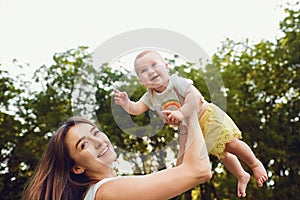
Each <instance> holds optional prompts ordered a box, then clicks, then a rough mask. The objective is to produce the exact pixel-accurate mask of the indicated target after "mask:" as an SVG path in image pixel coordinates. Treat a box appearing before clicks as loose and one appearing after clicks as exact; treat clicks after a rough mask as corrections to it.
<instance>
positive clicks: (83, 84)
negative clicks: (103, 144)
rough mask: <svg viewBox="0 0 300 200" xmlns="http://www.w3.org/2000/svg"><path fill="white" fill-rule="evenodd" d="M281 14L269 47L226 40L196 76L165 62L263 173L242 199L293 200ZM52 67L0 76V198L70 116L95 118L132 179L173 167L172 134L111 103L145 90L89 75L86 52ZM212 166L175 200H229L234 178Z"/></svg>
mask: <svg viewBox="0 0 300 200" xmlns="http://www.w3.org/2000/svg"><path fill="white" fill-rule="evenodd" d="M286 13H287V16H286V17H285V19H284V20H283V21H282V22H280V28H281V31H282V33H283V36H282V37H281V38H278V39H277V40H276V41H275V42H270V41H266V40H262V41H260V42H259V43H256V44H251V43H250V42H249V41H248V40H246V41H243V42H234V41H232V40H229V39H228V40H226V41H225V42H224V43H223V44H222V46H221V48H220V49H219V50H218V52H217V53H216V54H215V55H214V56H213V57H212V60H211V62H210V63H209V64H207V65H206V66H205V69H199V68H195V67H194V65H193V64H192V63H185V64H182V65H176V64H175V63H176V59H178V56H176V55H175V56H174V58H171V59H169V62H170V64H174V65H175V67H174V68H173V69H172V70H171V73H178V74H180V75H181V76H184V77H187V78H190V79H192V80H193V82H194V85H195V86H196V87H197V88H198V89H199V90H200V91H201V93H202V94H203V96H204V97H205V98H206V99H207V100H209V101H212V102H214V103H216V104H218V105H219V106H220V107H221V108H222V109H224V110H226V112H227V113H228V114H229V115H230V116H231V117H232V118H233V119H234V121H235V122H236V124H237V125H238V126H239V128H240V129H241V130H242V132H243V140H244V141H245V142H246V143H247V144H248V145H249V146H250V147H251V148H252V149H253V151H254V153H255V154H256V155H257V157H258V158H259V159H260V160H261V161H262V162H263V164H264V165H265V167H266V168H267V171H268V175H269V180H268V182H267V186H264V188H258V187H257V185H256V181H255V180H254V179H251V181H250V183H249V185H248V188H247V198H248V199H288V198H289V199H294V197H297V196H299V193H300V192H299V190H298V188H299V186H300V185H299V181H298V180H299V174H300V159H299V151H300V133H299V130H300V127H299V125H300V123H299V118H300V111H299V110H300V95H299V94H300V80H299V77H300V76H299V74H300V72H299V70H300V30H299V27H300V21H299V14H300V13H299V10H296V9H293V8H286ZM53 60H54V64H53V65H52V66H50V67H46V66H42V67H40V68H39V69H38V70H37V71H36V73H35V76H34V77H33V79H32V82H28V81H25V79H23V76H22V75H20V76H19V77H18V78H17V79H13V78H11V77H10V75H9V73H8V72H6V71H4V70H1V69H0V88H1V94H0V108H1V109H0V133H1V134H0V138H1V140H0V149H1V156H0V159H1V160H0V163H1V165H0V199H20V196H21V193H22V190H23V188H24V186H25V184H26V182H27V181H28V180H29V179H30V177H31V176H32V174H33V173H34V169H35V167H36V166H37V164H38V161H39V158H40V157H41V154H42V152H43V150H44V147H45V146H46V144H47V141H48V139H49V138H50V137H51V136H52V134H53V133H54V132H55V130H56V128H58V126H59V125H60V124H61V123H62V122H63V121H64V120H65V119H66V118H68V117H71V116H73V115H82V116H86V117H89V118H92V119H94V120H95V121H96V122H97V123H98V124H99V127H100V128H101V129H102V130H103V131H104V132H106V133H107V134H108V135H109V138H110V139H111V141H112V143H113V144H114V145H115V146H116V147H117V150H118V154H119V155H120V156H121V157H122V160H126V161H128V162H129V163H131V168H132V170H133V173H134V174H146V173H150V172H153V171H157V170H161V169H163V168H165V167H169V165H172V160H171V161H170V160H168V155H169V153H170V152H173V153H174V154H176V153H177V148H178V145H177V143H176V141H177V139H178V134H177V132H176V128H175V129H174V127H172V126H165V125H162V124H161V120H160V118H159V117H158V116H157V115H156V113H155V112H151V111H150V112H147V113H145V114H144V115H141V116H135V117H134V116H129V115H128V114H126V113H125V111H123V110H122V109H121V108H120V107H119V106H116V105H114V103H113V101H112V90H113V88H114V87H118V88H120V89H121V90H125V91H127V92H128V93H130V94H131V98H132V99H133V100H138V99H139V98H140V97H141V95H142V94H143V93H144V92H145V88H144V87H142V86H141V85H139V83H138V81H137V80H136V77H135V76H132V75H131V74H129V72H128V71H127V70H126V69H124V68H122V67H120V68H117V69H115V68H112V67H111V66H110V65H109V64H107V63H104V64H103V65H102V66H100V67H98V68H94V67H93V66H92V64H91V63H92V62H91V54H90V53H89V52H88V49H87V48H86V47H79V48H77V49H71V50H69V51H66V52H63V53H57V54H55V55H54V57H53ZM33 84H38V85H40V88H41V89H39V90H34V89H33V88H32V85H33ZM149 124H150V125H149ZM131 133H132V134H131ZM118 162H120V163H121V160H118ZM120 163H119V165H120V166H121V165H122V164H120ZM170 163H171V164H170ZM211 163H212V170H213V174H214V175H213V178H212V179H211V180H210V181H209V182H207V183H205V184H202V185H200V186H197V187H195V188H193V189H192V190H190V191H188V192H186V193H184V194H182V195H181V196H179V197H177V198H174V199H235V198H236V184H237V182H236V180H235V178H234V177H233V176H232V175H231V174H229V173H228V172H227V171H226V170H224V167H223V165H222V163H221V162H220V161H219V160H217V159H216V158H214V157H211ZM244 167H245V169H246V170H247V171H249V170H250V169H249V168H247V166H245V165H244ZM118 173H119V174H121V175H123V174H128V173H132V172H127V171H122V170H119V171H118Z"/></svg>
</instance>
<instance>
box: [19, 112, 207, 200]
mask: <svg viewBox="0 0 300 200" xmlns="http://www.w3.org/2000/svg"><path fill="white" fill-rule="evenodd" d="M187 121H188V136H187V137H188V139H187V143H186V151H185V156H184V158H183V162H182V164H181V165H179V166H177V167H174V168H172V169H165V170H161V171H159V172H156V173H152V174H149V175H143V176H124V177H117V176H116V174H115V172H114V170H113V169H112V163H113V162H114V161H115V159H116V153H115V151H114V149H113V146H112V144H111V143H110V141H109V139H108V138H107V136H106V135H105V134H104V133H102V132H100V131H99V129H98V128H97V127H96V125H95V124H93V123H92V122H90V121H88V120H86V119H83V118H70V119H69V120H68V121H67V122H66V123H65V124H64V125H62V126H61V127H60V128H59V129H58V131H57V132H56V134H55V135H54V136H53V137H52V138H51V140H50V142H49V144H48V146H47V148H46V150H45V152H44V154H43V156H42V158H41V161H40V165H39V167H38V168H37V171H36V174H35V175H34V177H33V179H32V180H31V182H30V183H29V185H28V187H27V188H26V189H25V191H24V195H23V199H26V200H27V199H30V200H32V199H38V200H41V199H43V200H44V199H47V200H50V199H51V200H58V199H63V200H65V199H72V200H76V199H78V200H79V199H80V200H82V199H85V200H94V199H96V200H98V199H113V200H115V199H118V200H121V199H130V200H134V199H139V200H140V199H154V200H157V199H169V198H172V197H174V196H177V195H179V194H181V193H183V192H184V191H187V190H189V189H191V188H193V187H194V186H196V185H198V184H201V183H204V182H206V181H207V180H209V179H210V178H211V171H210V165H209V159H208V155H207V151H206V146H205V143H204V139H203V136H202V133H201V130H200V127H199V125H198V122H197V115H196V114H193V115H192V116H191V117H190V118H189V119H187ZM199 147H201V148H199ZM199 166H200V167H199Z"/></svg>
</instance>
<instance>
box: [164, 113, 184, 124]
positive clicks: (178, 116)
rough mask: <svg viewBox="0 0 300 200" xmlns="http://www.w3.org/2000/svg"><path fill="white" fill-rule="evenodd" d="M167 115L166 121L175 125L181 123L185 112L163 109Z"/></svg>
mask: <svg viewBox="0 0 300 200" xmlns="http://www.w3.org/2000/svg"><path fill="white" fill-rule="evenodd" d="M162 113H164V114H165V115H166V123H168V124H173V125H177V126H178V125H180V122H181V121H182V120H183V114H182V113H181V112H180V111H179V110H164V111H162Z"/></svg>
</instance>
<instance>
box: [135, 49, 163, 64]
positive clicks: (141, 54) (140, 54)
mask: <svg viewBox="0 0 300 200" xmlns="http://www.w3.org/2000/svg"><path fill="white" fill-rule="evenodd" d="M148 53H155V54H156V55H158V56H159V57H160V58H161V60H162V61H164V62H166V61H165V59H164V58H163V57H162V56H161V55H160V54H159V53H158V52H157V51H153V50H145V51H142V52H141V53H139V54H138V55H137V56H136V57H135V60H134V67H136V61H137V60H138V59H140V58H142V57H143V56H144V55H146V54H148Z"/></svg>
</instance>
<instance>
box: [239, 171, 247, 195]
mask: <svg viewBox="0 0 300 200" xmlns="http://www.w3.org/2000/svg"><path fill="white" fill-rule="evenodd" d="M249 180H250V174H248V173H247V172H245V174H244V175H243V176H242V177H240V178H239V179H238V194H237V195H238V197H246V187H247V184H248V182H249Z"/></svg>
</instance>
